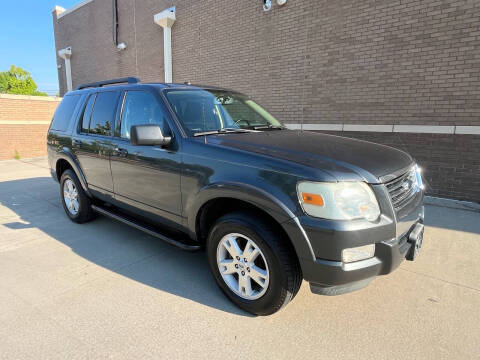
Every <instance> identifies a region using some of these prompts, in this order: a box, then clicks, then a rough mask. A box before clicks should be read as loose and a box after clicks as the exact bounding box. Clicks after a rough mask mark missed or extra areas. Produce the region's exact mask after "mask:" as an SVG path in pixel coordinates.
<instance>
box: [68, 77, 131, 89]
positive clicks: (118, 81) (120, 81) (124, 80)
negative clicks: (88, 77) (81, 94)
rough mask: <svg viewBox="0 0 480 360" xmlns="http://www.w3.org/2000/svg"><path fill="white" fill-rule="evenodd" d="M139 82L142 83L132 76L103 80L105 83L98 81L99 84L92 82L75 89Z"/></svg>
mask: <svg viewBox="0 0 480 360" xmlns="http://www.w3.org/2000/svg"><path fill="white" fill-rule="evenodd" d="M139 82H140V79H139V78H137V77H133V76H130V77H124V78H120V79H112V80H103V81H97V82H92V83H88V84H80V85H78V86H77V87H76V88H75V90H81V89H86V88H96V87H102V86H105V85H113V84H123V83H129V84H137V83H139Z"/></svg>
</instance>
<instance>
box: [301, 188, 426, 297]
mask: <svg viewBox="0 0 480 360" xmlns="http://www.w3.org/2000/svg"><path fill="white" fill-rule="evenodd" d="M388 215H390V216H384V215H382V217H381V218H380V220H379V221H378V222H377V223H376V224H372V223H368V222H366V221H362V222H345V223H341V222H333V221H325V220H321V219H312V218H311V217H302V218H299V219H300V223H301V225H302V227H303V229H304V230H305V234H306V237H307V238H308V239H309V241H310V243H311V248H312V250H313V254H314V258H315V259H314V260H313V259H312V258H311V257H304V258H302V257H300V264H301V267H302V272H303V277H304V279H305V280H306V281H308V282H310V287H311V290H312V292H314V293H317V294H323V295H339V294H343V293H346V292H350V291H353V290H357V289H360V288H362V287H365V286H366V285H368V283H369V282H370V281H371V280H373V279H374V278H375V277H376V276H378V275H385V274H388V273H390V272H392V271H393V270H395V269H396V268H397V267H398V266H399V265H400V263H401V262H402V261H403V260H405V259H406V258H410V257H411V258H412V259H413V257H414V255H416V253H418V246H417V252H414V251H413V250H415V245H418V244H420V245H421V241H420V243H418V242H415V241H413V240H412V236H413V235H415V236H418V233H419V232H421V233H422V234H423V219H424V209H423V193H422V194H419V195H418V196H417V198H416V199H413V202H412V206H411V207H410V209H409V211H408V214H403V217H402V218H400V217H398V216H397V215H395V214H394V213H391V214H388ZM412 232H413V235H412V236H411V234H412ZM420 240H421V239H420ZM373 243H374V244H375V255H374V256H373V257H372V258H369V259H366V260H361V261H356V262H352V263H344V262H342V261H341V251H342V250H343V249H345V248H352V247H357V246H362V245H367V244H373ZM412 254H414V255H412ZM325 255H326V256H325Z"/></svg>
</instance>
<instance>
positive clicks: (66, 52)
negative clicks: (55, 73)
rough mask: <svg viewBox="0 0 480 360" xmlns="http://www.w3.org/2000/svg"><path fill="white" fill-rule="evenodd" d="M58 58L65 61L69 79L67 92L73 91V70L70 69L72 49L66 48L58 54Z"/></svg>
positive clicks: (66, 75) (66, 76)
mask: <svg viewBox="0 0 480 360" xmlns="http://www.w3.org/2000/svg"><path fill="white" fill-rule="evenodd" d="M58 56H60V57H61V58H62V59H64V60H65V78H66V79H67V91H72V68H71V67H70V58H71V57H72V47H71V46H69V47H66V48H65V49H62V50H60V51H59V52H58Z"/></svg>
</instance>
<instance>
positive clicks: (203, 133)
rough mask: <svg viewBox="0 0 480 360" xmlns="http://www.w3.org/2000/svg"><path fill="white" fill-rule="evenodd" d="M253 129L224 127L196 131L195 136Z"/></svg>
mask: <svg viewBox="0 0 480 360" xmlns="http://www.w3.org/2000/svg"><path fill="white" fill-rule="evenodd" d="M252 131H253V130H248V129H242V128H222V129H219V130H209V131H202V132H196V133H195V134H193V136H204V135H215V134H228V133H245V132H252Z"/></svg>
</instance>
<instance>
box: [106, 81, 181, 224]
mask: <svg viewBox="0 0 480 360" xmlns="http://www.w3.org/2000/svg"><path fill="white" fill-rule="evenodd" d="M157 96H158V95H157V94H155V93H153V92H150V91H147V90H145V91H138V90H132V91H126V92H125V93H124V101H123V109H122V111H121V117H120V124H119V126H118V127H117V131H116V135H117V136H116V148H115V149H114V153H113V155H112V157H111V168H112V176H113V183H114V189H115V198H116V200H117V201H119V202H121V203H123V204H125V205H127V207H130V206H133V207H135V208H136V209H141V210H143V211H145V212H147V213H150V214H152V215H155V216H160V217H162V218H164V219H166V220H170V221H173V223H180V222H181V212H182V209H181V203H182V202H181V193H180V171H181V169H180V167H181V154H180V153H179V151H178V148H179V145H180V144H179V142H178V139H176V138H173V139H172V143H171V144H170V145H169V146H168V148H162V147H160V146H135V145H132V144H131V143H130V128H131V126H133V125H147V124H157V125H159V126H160V127H161V129H162V132H163V133H164V134H167V135H170V136H171V135H172V134H173V133H172V132H171V131H170V128H169V125H168V121H167V119H166V117H167V116H168V114H167V111H166V109H165V106H164V105H163V104H162V103H161V100H160V99H159V98H158V97H157Z"/></svg>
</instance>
